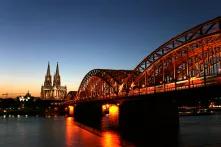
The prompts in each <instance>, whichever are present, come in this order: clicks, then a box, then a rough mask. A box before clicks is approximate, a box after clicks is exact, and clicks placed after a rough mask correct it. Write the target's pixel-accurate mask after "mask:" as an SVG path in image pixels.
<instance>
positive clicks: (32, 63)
mask: <svg viewBox="0 0 221 147" xmlns="http://www.w3.org/2000/svg"><path fill="white" fill-rule="evenodd" d="M220 6H221V1H220V0H210V1H202V0H183V1H180V0H127V1H126V0H125V1H121V0H0V51H1V53H0V60H1V62H0V66H1V70H0V88H1V89H2V91H0V93H3V92H9V93H10V92H26V91H27V90H28V89H29V90H30V91H31V92H32V93H33V94H34V95H39V93H40V86H41V84H42V83H43V80H44V76H45V72H46V67H47V62H48V61H50V63H51V68H52V69H51V71H52V72H53V73H52V74H54V71H55V66H56V62H57V61H58V62H59V63H60V69H61V70H60V72H61V76H62V84H63V85H67V86H68V89H69V90H73V89H74V90H77V88H78V86H79V83H80V82H81V80H82V78H83V77H84V75H85V74H86V73H87V72H88V71H89V70H91V69H93V68H114V69H133V68H134V67H136V65H137V64H138V63H139V62H141V60H142V59H143V58H144V57H145V56H147V55H148V54H149V53H150V52H152V51H153V50H154V49H156V48H157V47H159V46H160V45H161V44H163V43H164V42H166V41H167V40H169V39H170V38H172V37H174V36H175V35H177V34H179V33H182V32H183V31H186V30H187V29H189V28H191V27H193V26H195V25H198V24H200V23H202V22H204V21H207V20H209V19H212V18H214V17H217V16H219V15H220V14H221V9H220Z"/></svg>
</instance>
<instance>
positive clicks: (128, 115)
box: [119, 96, 179, 145]
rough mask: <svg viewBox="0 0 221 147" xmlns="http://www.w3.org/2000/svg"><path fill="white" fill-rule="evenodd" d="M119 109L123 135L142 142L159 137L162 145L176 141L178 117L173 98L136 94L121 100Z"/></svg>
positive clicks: (148, 141)
mask: <svg viewBox="0 0 221 147" xmlns="http://www.w3.org/2000/svg"><path fill="white" fill-rule="evenodd" d="M119 111H120V112H119V125H120V129H121V132H122V133H123V134H122V135H123V136H125V137H129V138H130V139H132V140H133V139H134V140H135V141H137V140H139V141H138V142H139V143H142V144H145V143H150V142H151V141H152V140H158V139H159V138H160V140H164V141H165V142H164V143H163V145H165V144H167V143H168V145H171V143H173V144H175V143H176V140H177V139H176V137H177V133H178V128H179V117H178V107H177V105H176V102H175V101H174V99H173V98H168V97H165V98H162V97H159V98H156V97H148V96H146V97H145V96H137V97H135V99H134V100H131V101H124V102H122V103H121V105H120V109H119ZM128 134H129V136H128ZM147 136H148V138H147ZM143 141H144V142H145V143H144V142H143ZM146 141H147V142H146Z"/></svg>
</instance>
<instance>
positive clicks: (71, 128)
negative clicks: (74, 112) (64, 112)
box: [65, 117, 74, 146]
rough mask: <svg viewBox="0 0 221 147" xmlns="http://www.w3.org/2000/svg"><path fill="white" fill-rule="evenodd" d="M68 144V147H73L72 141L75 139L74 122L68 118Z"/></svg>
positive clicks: (71, 118)
mask: <svg viewBox="0 0 221 147" xmlns="http://www.w3.org/2000/svg"><path fill="white" fill-rule="evenodd" d="M65 126H66V132H65V133H66V134H65V135H66V144H67V146H71V145H72V140H73V139H74V120H73V117H67V118H66V124H65Z"/></svg>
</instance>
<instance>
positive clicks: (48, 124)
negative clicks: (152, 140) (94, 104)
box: [0, 115, 221, 147]
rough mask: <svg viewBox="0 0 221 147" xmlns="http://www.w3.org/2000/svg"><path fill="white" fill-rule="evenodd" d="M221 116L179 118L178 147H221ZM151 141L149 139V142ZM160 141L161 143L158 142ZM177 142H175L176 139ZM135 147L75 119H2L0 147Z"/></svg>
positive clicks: (128, 142)
mask: <svg viewBox="0 0 221 147" xmlns="http://www.w3.org/2000/svg"><path fill="white" fill-rule="evenodd" d="M220 136H221V115H209V116H185V117H180V129H179V133H178V137H177V138H178V140H177V142H178V146H221V139H220ZM146 141H147V142H148V138H147V140H146ZM158 141H160V140H158ZM174 141H176V140H174ZM14 146H16V147H120V146H131V147H133V146H136V145H135V144H133V143H131V142H130V141H126V140H124V139H122V138H121V136H120V135H119V133H116V132H114V131H110V130H107V131H97V130H95V129H92V128H90V127H87V126H84V125H82V124H79V123H77V122H75V121H74V120H73V118H72V117H50V118H42V117H19V118H18V117H14V118H12V117H11V118H3V117H1V118H0V147H14Z"/></svg>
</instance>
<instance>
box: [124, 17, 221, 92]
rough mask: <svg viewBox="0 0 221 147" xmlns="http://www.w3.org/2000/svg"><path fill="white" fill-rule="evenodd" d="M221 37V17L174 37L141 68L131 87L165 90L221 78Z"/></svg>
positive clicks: (129, 80)
mask: <svg viewBox="0 0 221 147" xmlns="http://www.w3.org/2000/svg"><path fill="white" fill-rule="evenodd" d="M220 36H221V17H217V18H215V19H212V20H209V21H207V22H205V23H202V24H200V25H198V26H196V27H194V28H192V29H189V30H188V31H185V32H183V33H181V34H179V35H177V36H176V37H173V38H172V39H170V40H169V41H167V42H166V43H164V44H163V45H161V46H160V47H159V48H157V49H156V50H154V51H153V52H152V53H151V54H149V55H148V56H146V57H145V58H144V59H143V60H142V61H141V62H140V63H139V64H138V65H137V67H136V68H135V69H134V70H133V72H132V73H133V74H131V76H129V77H128V78H127V84H128V85H130V86H128V87H130V88H131V89H133V87H138V88H145V87H151V86H156V85H161V86H165V85H164V84H167V83H174V84H177V83H176V82H179V81H183V80H190V79H191V78H193V77H195V78H202V77H204V78H205V76H212V75H215V74H218V73H219V69H220V42H221V41H220V40H221V37H220ZM170 87H171V86H170ZM152 90H156V88H155V89H154V88H152Z"/></svg>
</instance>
